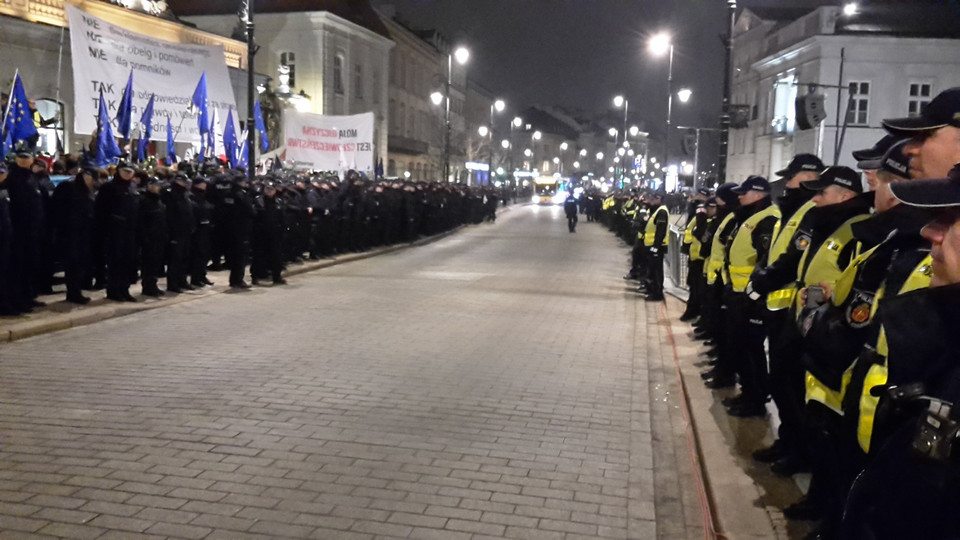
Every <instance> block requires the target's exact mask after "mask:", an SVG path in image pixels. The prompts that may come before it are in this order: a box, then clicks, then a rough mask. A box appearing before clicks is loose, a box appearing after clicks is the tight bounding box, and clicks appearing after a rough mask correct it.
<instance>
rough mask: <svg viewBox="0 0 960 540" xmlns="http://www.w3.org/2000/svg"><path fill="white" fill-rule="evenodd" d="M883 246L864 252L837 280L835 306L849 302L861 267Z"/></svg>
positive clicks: (834, 291) (834, 293) (834, 297)
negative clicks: (848, 297) (848, 298)
mask: <svg viewBox="0 0 960 540" xmlns="http://www.w3.org/2000/svg"><path fill="white" fill-rule="evenodd" d="M881 245H883V244H882V243H881V244H877V245H876V246H873V247H872V248H870V249H868V250H867V251H864V252H863V253H861V254H860V255H857V257H856V258H855V259H854V260H853V261H852V262H851V263H850V265H849V266H847V268H846V269H845V270H844V271H843V273H842V274H840V278H838V279H837V284H836V285H835V286H834V287H833V305H834V306H840V305H842V304H843V303H844V302H846V300H847V296H850V291H852V290H853V284H854V282H855V281H856V279H857V273H858V272H859V271H860V266H862V265H863V263H864V261H866V260H867V259H869V258H870V256H871V255H873V252H874V251H876V250H877V248H878V247H880V246H881Z"/></svg>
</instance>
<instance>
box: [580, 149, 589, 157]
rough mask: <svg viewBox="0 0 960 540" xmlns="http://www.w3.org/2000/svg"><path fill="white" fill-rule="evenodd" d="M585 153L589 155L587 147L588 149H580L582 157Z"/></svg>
mask: <svg viewBox="0 0 960 540" xmlns="http://www.w3.org/2000/svg"><path fill="white" fill-rule="evenodd" d="M585 155H587V149H586V148H581V149H580V157H583V156H585Z"/></svg>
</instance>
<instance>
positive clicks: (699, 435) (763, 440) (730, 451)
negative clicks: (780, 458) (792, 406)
mask: <svg viewBox="0 0 960 540" xmlns="http://www.w3.org/2000/svg"><path fill="white" fill-rule="evenodd" d="M667 292H668V293H670V294H668V295H667V297H666V298H667V301H666V304H665V309H661V310H660V317H659V321H658V323H659V324H660V325H661V326H662V327H663V328H664V330H665V332H666V333H667V335H668V336H667V337H668V339H670V340H672V345H673V350H672V351H671V350H670V349H669V348H666V347H665V348H664V356H668V355H671V354H672V355H673V357H674V359H675V362H676V367H677V370H678V376H679V377H680V378H681V380H682V386H683V393H684V394H685V395H684V401H685V402H686V404H687V406H688V407H689V414H690V423H691V424H692V427H693V432H694V437H695V440H696V447H697V450H698V452H699V455H698V458H699V461H700V467H701V470H702V471H703V475H704V484H705V487H706V491H707V494H708V497H709V502H710V506H711V511H712V513H713V518H714V524H715V529H716V532H717V537H718V538H726V539H756V540H760V539H774V538H775V539H791V540H792V539H800V538H803V537H804V536H805V535H806V534H807V533H808V532H810V530H811V529H810V523H808V522H791V521H787V520H785V518H784V517H783V513H782V508H784V507H786V506H788V505H790V504H792V503H793V502H795V501H797V500H798V499H799V498H800V497H801V495H802V491H803V489H805V487H806V485H807V484H808V482H809V475H797V477H794V478H793V479H789V478H780V477H778V476H776V475H774V474H773V473H772V472H771V471H770V469H769V467H768V466H766V465H764V464H762V463H758V462H756V461H754V460H753V459H752V458H751V453H752V452H753V451H754V450H757V449H759V448H763V447H766V446H768V445H769V444H770V443H772V442H773V438H774V435H773V434H774V433H775V431H776V426H777V424H778V423H779V421H778V418H777V414H776V408H775V407H774V406H773V404H772V403H768V404H767V409H768V411H769V415H768V417H766V418H748V419H741V418H735V417H732V416H730V415H728V414H727V413H726V410H725V408H724V407H723V405H722V404H721V402H720V401H721V400H722V399H723V398H725V397H728V396H732V395H734V394H735V390H734V389H726V390H721V391H711V390H710V389H708V388H706V387H705V386H704V385H703V382H702V381H701V379H700V373H701V371H703V370H704V369H705V366H706V364H705V360H706V357H705V356H702V355H700V354H699V353H700V352H701V351H702V350H704V347H703V346H702V345H701V343H700V342H698V341H695V340H694V339H693V332H692V329H691V327H690V325H689V324H687V323H683V322H680V321H679V317H680V314H681V313H682V312H683V309H684V302H683V301H682V300H680V299H678V298H676V297H674V296H671V294H673V293H674V291H673V290H670V288H669V287H667ZM666 361H668V359H667V358H665V359H664V362H666Z"/></svg>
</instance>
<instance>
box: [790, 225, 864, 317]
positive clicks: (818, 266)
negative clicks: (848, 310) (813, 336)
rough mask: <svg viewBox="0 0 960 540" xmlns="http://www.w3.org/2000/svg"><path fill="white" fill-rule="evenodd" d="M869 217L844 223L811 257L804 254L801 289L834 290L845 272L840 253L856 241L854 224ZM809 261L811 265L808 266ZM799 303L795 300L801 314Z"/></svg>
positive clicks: (801, 266)
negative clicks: (825, 287) (820, 287)
mask: <svg viewBox="0 0 960 540" xmlns="http://www.w3.org/2000/svg"><path fill="white" fill-rule="evenodd" d="M869 217H870V215H869V214H860V215H858V216H853V217H852V218H850V219H848V220H847V221H845V222H843V225H840V226H839V227H837V230H835V231H833V233H831V234H830V236H829V238H827V239H826V240H825V241H824V242H823V244H820V247H819V248H817V251H816V253H814V254H813V255H810V250H809V249H808V250H807V251H805V252H803V257H801V258H800V266H799V267H798V268H797V283H798V284H799V285H800V287H810V286H812V285H817V284H818V283H826V284H827V285H829V286H830V288H831V289H832V288H833V287H834V286H835V285H836V283H837V280H838V279H840V275H841V274H842V273H843V270H844V269H843V268H840V266H839V262H840V261H839V259H840V253H841V252H842V251H843V249H844V248H845V247H846V246H847V244H849V243H850V242H853V241H854V239H853V230H852V229H851V227H852V226H853V224H854V223H857V222H858V221H863V220H865V219H867V218H869ZM808 259H809V261H810V264H807V260H808ZM798 302H799V300H797V299H794V304H795V307H796V311H797V313H799V312H800V307H802V306H799V305H796V304H797V303H798Z"/></svg>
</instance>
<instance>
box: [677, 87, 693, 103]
mask: <svg viewBox="0 0 960 540" xmlns="http://www.w3.org/2000/svg"><path fill="white" fill-rule="evenodd" d="M692 95H693V90H691V89H689V88H681V89H680V90H679V91H678V92H677V97H678V98H679V99H680V103H686V102H688V101H690V96H692Z"/></svg>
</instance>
